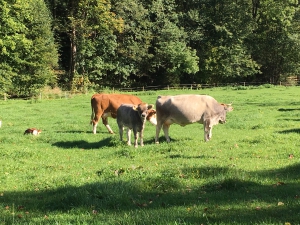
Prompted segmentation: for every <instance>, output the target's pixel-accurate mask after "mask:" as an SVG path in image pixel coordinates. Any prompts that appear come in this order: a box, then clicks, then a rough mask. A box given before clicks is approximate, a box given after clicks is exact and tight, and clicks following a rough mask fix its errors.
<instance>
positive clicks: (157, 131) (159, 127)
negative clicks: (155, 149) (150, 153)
mask: <svg viewBox="0 0 300 225" xmlns="http://www.w3.org/2000/svg"><path fill="white" fill-rule="evenodd" d="M161 127H162V124H161V123H157V125H156V135H155V143H156V144H159V141H158V139H159V133H160V130H161Z"/></svg>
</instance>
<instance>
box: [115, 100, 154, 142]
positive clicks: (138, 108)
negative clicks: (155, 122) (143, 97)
mask: <svg viewBox="0 0 300 225" xmlns="http://www.w3.org/2000/svg"><path fill="white" fill-rule="evenodd" d="M152 108H153V105H148V104H147V103H140V104H138V105H132V104H122V105H121V106H120V107H119V108H118V110H117V123H118V127H119V133H120V140H121V141H123V129H124V127H127V144H128V145H131V141H130V136H131V130H133V134H134V147H135V148H137V147H138V133H140V145H141V146H144V142H143V136H144V129H145V123H146V118H147V117H149V116H150V115H152V116H151V118H154V116H155V110H154V111H153V109H152ZM150 110H151V113H149V112H150Z"/></svg>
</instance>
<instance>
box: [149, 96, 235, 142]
mask: <svg viewBox="0 0 300 225" xmlns="http://www.w3.org/2000/svg"><path fill="white" fill-rule="evenodd" d="M232 110H233V108H232V107H231V105H229V104H228V105H226V104H220V103H218V102H217V101H216V100H215V99H214V98H213V97H211V96H208V95H175V96H158V98H157V100H156V118H157V126H156V137H155V142H156V143H158V136H159V133H160V130H161V128H162V127H163V131H164V134H165V137H166V140H167V142H170V137H169V127H170V125H171V124H173V123H176V124H179V125H181V126H185V125H188V124H192V123H201V124H203V126H204V140H205V141H209V140H210V139H211V137H212V127H213V125H217V124H218V123H225V122H226V113H227V112H229V111H232Z"/></svg>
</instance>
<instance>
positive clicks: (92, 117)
mask: <svg viewBox="0 0 300 225" xmlns="http://www.w3.org/2000/svg"><path fill="white" fill-rule="evenodd" d="M91 108H92V114H91V121H90V124H93V120H94V117H95V111H94V107H93V98H92V99H91Z"/></svg>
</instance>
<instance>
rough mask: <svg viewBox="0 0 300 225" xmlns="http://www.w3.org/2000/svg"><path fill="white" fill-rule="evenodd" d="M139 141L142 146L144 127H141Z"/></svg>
mask: <svg viewBox="0 0 300 225" xmlns="http://www.w3.org/2000/svg"><path fill="white" fill-rule="evenodd" d="M140 143H141V146H144V129H142V130H141V132H140Z"/></svg>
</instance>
